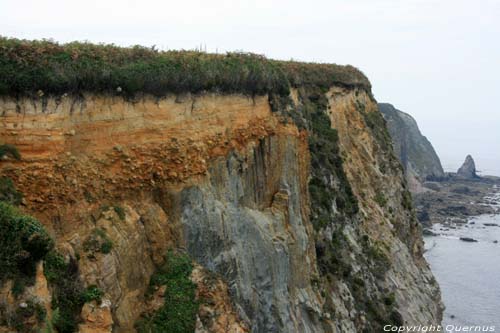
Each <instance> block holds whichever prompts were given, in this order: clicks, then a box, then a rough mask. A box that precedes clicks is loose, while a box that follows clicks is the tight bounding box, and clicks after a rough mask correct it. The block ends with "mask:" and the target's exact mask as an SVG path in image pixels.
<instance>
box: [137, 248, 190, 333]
mask: <svg viewBox="0 0 500 333" xmlns="http://www.w3.org/2000/svg"><path fill="white" fill-rule="evenodd" d="M192 269H193V267H192V264H191V260H190V259H189V257H188V256H187V255H183V254H177V253H174V252H173V251H169V252H168V253H167V256H166V261H165V264H164V265H163V266H162V267H161V268H160V269H159V270H158V271H157V272H156V273H155V274H154V275H153V276H152V277H151V281H150V292H152V291H153V290H154V289H155V288H158V287H159V286H166V289H165V296H164V297H165V303H164V305H163V306H162V307H161V308H160V309H159V310H157V311H156V312H155V313H153V314H149V315H145V316H143V318H142V319H141V320H139V321H138V322H137V323H136V329H137V331H138V332H139V333H156V332H158V333H162V332H169V333H186V332H194V330H195V324H196V313H197V312H198V302H197V301H196V299H195V291H196V285H195V284H194V283H193V282H192V281H191V280H190V278H189V276H190V275H191V271H192Z"/></svg>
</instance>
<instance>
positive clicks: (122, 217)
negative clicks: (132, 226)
mask: <svg viewBox="0 0 500 333" xmlns="http://www.w3.org/2000/svg"><path fill="white" fill-rule="evenodd" d="M113 209H114V211H115V213H116V214H117V215H118V217H119V218H120V220H122V221H125V209H123V207H122V206H117V205H115V206H113Z"/></svg>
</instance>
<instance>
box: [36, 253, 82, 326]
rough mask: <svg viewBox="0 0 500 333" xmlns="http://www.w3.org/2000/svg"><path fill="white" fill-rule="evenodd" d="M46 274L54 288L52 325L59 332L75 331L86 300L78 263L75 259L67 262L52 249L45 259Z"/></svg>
mask: <svg viewBox="0 0 500 333" xmlns="http://www.w3.org/2000/svg"><path fill="white" fill-rule="evenodd" d="M44 274H45V276H46V278H47V281H48V282H49V283H50V285H51V286H52V288H53V293H52V309H54V315H53V318H52V321H51V323H50V326H51V327H53V328H55V329H56V331H57V332H59V333H71V332H74V331H75V330H76V328H77V325H78V321H79V315H80V311H81V308H82V305H83V303H84V300H85V293H84V290H83V287H82V283H81V281H80V279H79V278H78V263H77V262H76V261H74V260H73V259H70V260H69V262H66V261H65V260H64V258H63V257H62V256H61V255H60V254H58V253H57V252H55V251H51V252H50V253H48V254H47V256H46V259H45V264H44Z"/></svg>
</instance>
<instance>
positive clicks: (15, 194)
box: [0, 177, 23, 206]
mask: <svg viewBox="0 0 500 333" xmlns="http://www.w3.org/2000/svg"><path fill="white" fill-rule="evenodd" d="M22 199H23V194H22V193H21V192H19V191H18V190H16V187H15V186H14V183H13V182H12V179H10V178H8V177H0V201H4V202H6V203H9V204H11V205H15V206H17V205H19V204H20V203H21V201H22Z"/></svg>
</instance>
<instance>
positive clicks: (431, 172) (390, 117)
mask: <svg viewBox="0 0 500 333" xmlns="http://www.w3.org/2000/svg"><path fill="white" fill-rule="evenodd" d="M378 107H379V110H380V112H382V114H383V115H384V118H385V119H386V121H387V127H388V129H389V133H390V135H391V138H392V141H393V146H394V151H395V153H396V156H397V157H398V158H399V160H400V161H401V164H402V165H403V168H404V170H405V174H406V177H407V180H408V182H409V184H410V185H411V186H412V190H416V191H418V187H419V185H420V184H419V183H422V182H423V181H425V180H428V179H440V178H443V177H444V176H445V174H444V171H443V167H442V166H441V162H440V160H439V157H438V156H437V154H436V152H435V150H434V148H433V147H432V144H431V143H430V142H429V140H427V138H426V137H425V136H423V135H422V133H421V132H420V130H419V128H418V125H417V122H416V121H415V119H413V118H412V117H411V116H410V115H409V114H407V113H404V112H402V111H399V110H397V109H396V108H394V106H393V105H391V104H387V103H379V104H378Z"/></svg>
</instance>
